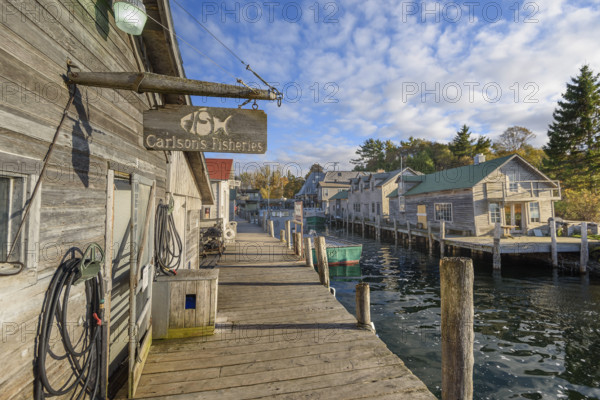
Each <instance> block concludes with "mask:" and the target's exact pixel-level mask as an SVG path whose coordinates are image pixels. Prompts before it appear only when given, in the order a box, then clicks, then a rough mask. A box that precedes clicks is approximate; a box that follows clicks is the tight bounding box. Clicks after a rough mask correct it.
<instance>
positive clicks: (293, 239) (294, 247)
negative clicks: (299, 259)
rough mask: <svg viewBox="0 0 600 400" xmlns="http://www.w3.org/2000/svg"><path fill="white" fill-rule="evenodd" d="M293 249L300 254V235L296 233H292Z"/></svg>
mask: <svg viewBox="0 0 600 400" xmlns="http://www.w3.org/2000/svg"><path fill="white" fill-rule="evenodd" d="M292 251H293V252H294V254H295V255H298V236H296V234H295V233H292Z"/></svg>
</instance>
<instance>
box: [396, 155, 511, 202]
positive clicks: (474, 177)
mask: <svg viewBox="0 0 600 400" xmlns="http://www.w3.org/2000/svg"><path fill="white" fill-rule="evenodd" d="M513 157H517V156H516V155H515V154H511V155H509V156H505V157H500V158H496V159H494V160H490V161H486V162H483V163H481V164H478V165H465V166H463V167H458V168H451V169H446V170H443V171H438V172H434V173H433V174H427V175H417V176H406V177H404V180H405V181H406V182H421V183H419V184H418V185H417V186H415V187H414V188H412V189H410V190H409V191H408V192H406V193H404V195H405V196H412V195H415V194H421V193H431V192H439V191H442V190H452V189H468V188H472V187H473V186H475V185H476V184H478V183H479V182H481V181H482V180H483V179H484V178H485V177H486V176H488V175H489V174H491V173H492V172H494V171H495V170H496V169H498V168H499V167H500V166H501V165H502V164H504V163H505V162H507V161H508V160H510V159H511V158H513Z"/></svg>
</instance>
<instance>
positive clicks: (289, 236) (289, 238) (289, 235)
mask: <svg viewBox="0 0 600 400" xmlns="http://www.w3.org/2000/svg"><path fill="white" fill-rule="evenodd" d="M285 237H286V238H287V242H288V243H287V246H288V249H291V248H292V221H291V220H289V219H288V220H287V221H285Z"/></svg>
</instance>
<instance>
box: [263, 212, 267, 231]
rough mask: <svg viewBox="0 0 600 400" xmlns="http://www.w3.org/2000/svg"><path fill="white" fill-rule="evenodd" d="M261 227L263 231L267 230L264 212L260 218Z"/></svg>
mask: <svg viewBox="0 0 600 400" xmlns="http://www.w3.org/2000/svg"><path fill="white" fill-rule="evenodd" d="M262 228H263V231H264V232H266V231H267V213H266V212H265V213H264V214H263V218H262Z"/></svg>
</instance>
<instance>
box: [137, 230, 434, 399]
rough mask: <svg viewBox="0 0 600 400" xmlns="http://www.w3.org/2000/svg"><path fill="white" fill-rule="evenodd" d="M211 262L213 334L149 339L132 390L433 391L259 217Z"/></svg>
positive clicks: (205, 394)
mask: <svg viewBox="0 0 600 400" xmlns="http://www.w3.org/2000/svg"><path fill="white" fill-rule="evenodd" d="M217 268H218V269H219V289H218V291H219V292H218V305H217V307H218V311H217V327H216V332H215V335H214V336H206V337H199V338H187V339H177V340H163V341H154V342H153V344H152V347H151V349H150V353H149V355H148V359H147V361H146V364H145V366H144V369H143V372H142V376H141V379H140V383H139V386H138V388H137V392H136V396H135V398H139V399H142V398H145V399H199V398H201V399H235V400H241V399H254V398H274V399H279V398H285V399H300V398H302V399H305V398H315V399H336V400H337V399H371V398H373V399H374V398H377V399H413V400H414V399H435V396H433V394H431V393H430V392H429V390H428V389H427V387H426V386H425V384H424V383H423V382H421V381H420V380H419V379H418V378H417V377H415V376H414V375H413V374H412V373H411V371H410V370H409V369H408V368H407V367H406V366H405V365H404V363H403V362H402V360H401V359H400V358H399V357H398V356H396V355H395V354H393V353H392V352H391V351H390V350H389V349H388V348H387V347H386V345H385V344H384V343H383V342H382V341H381V340H380V339H379V338H378V337H377V336H376V335H374V334H373V333H371V332H369V331H366V330H361V329H359V328H357V326H356V323H357V321H356V318H355V317H354V316H353V315H351V314H350V313H348V311H346V309H345V308H344V307H343V306H342V305H341V304H340V303H339V302H338V301H337V300H336V299H335V297H334V296H333V295H332V294H331V293H330V292H329V290H328V289H327V288H325V287H324V286H322V285H321V284H320V283H319V277H318V274H317V272H315V271H314V270H313V269H312V268H310V267H307V266H306V265H305V264H304V262H301V261H299V260H298V258H297V257H295V256H294V255H293V254H292V252H291V251H290V250H288V249H287V247H286V246H285V244H282V243H281V242H280V241H279V240H278V239H275V238H271V237H270V236H269V235H267V234H266V233H264V232H263V230H262V229H261V228H260V227H259V226H256V225H252V224H249V223H246V222H239V224H238V236H237V240H236V243H235V245H230V246H229V247H228V248H227V250H226V253H225V254H224V256H223V258H222V259H221V261H220V262H219V264H218V266H217Z"/></svg>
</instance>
